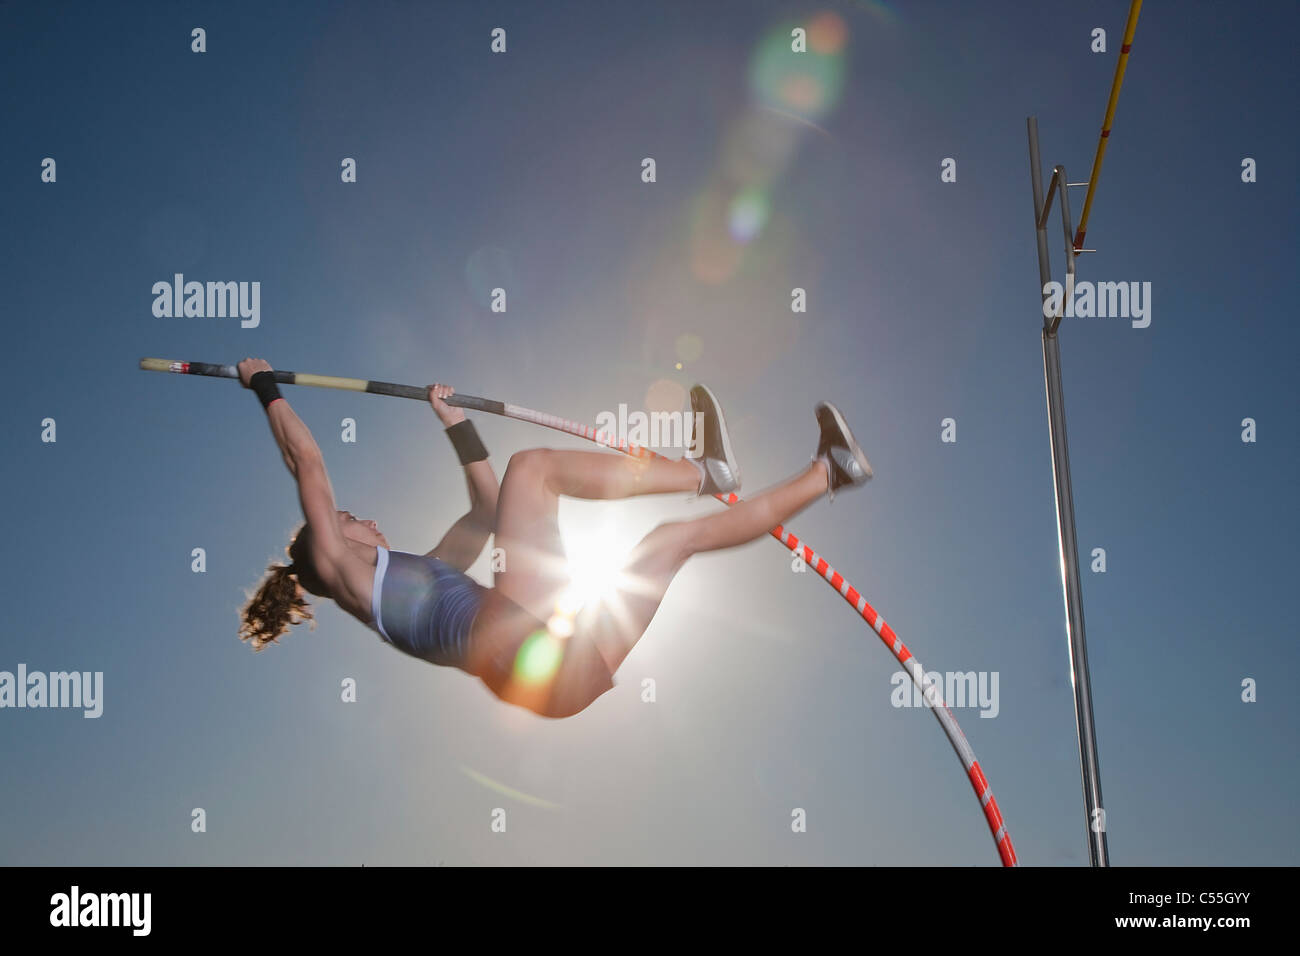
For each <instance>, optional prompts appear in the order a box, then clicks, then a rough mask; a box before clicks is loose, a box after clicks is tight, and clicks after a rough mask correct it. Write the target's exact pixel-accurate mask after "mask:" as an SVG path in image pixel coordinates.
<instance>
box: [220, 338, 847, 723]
mask: <svg viewBox="0 0 1300 956" xmlns="http://www.w3.org/2000/svg"><path fill="white" fill-rule="evenodd" d="M239 377H240V381H241V382H242V383H243V384H244V386H245V387H247V388H250V389H252V390H253V391H254V392H256V393H257V396H258V398H259V399H260V400H261V402H262V406H263V408H265V410H266V415H267V419H268V421H269V423H270V426H271V432H272V434H273V435H274V436H275V440H276V443H277V444H278V445H279V446H280V452H281V454H282V455H283V456H284V462H285V464H286V465H288V467H289V472H290V474H292V475H293V477H294V480H295V481H297V483H298V496H299V499H300V501H301V503H302V511H303V516H304V517H305V518H306V522H305V523H304V524H303V525H302V526H301V527H300V528H299V530H298V531H297V533H296V534H295V535H294V537H293V540H292V542H291V543H290V544H289V546H288V548H287V552H288V556H289V560H290V564H288V565H284V564H273V565H272V566H271V567H270V568H268V569H267V570H268V573H267V575H266V577H265V579H264V580H263V581H262V584H261V586H260V588H259V589H258V591H257V593H256V594H255V595H253V597H252V598H251V599H250V600H249V602H248V604H247V605H246V606H245V607H244V609H243V612H242V615H243V620H242V626H241V627H240V635H239V636H240V638H241V639H243V640H247V641H249V642H250V643H251V644H252V646H253V648H254V649H255V650H261V649H262V648H263V647H264V646H266V645H267V644H268V643H270V642H273V641H275V640H276V639H277V638H278V637H279V636H280V635H281V634H283V633H285V632H286V631H288V630H289V628H290V626H291V625H292V624H297V623H298V622H299V621H300V620H302V619H303V618H308V617H311V616H312V613H311V609H310V606H309V605H308V603H307V601H306V600H305V598H304V592H306V593H309V594H313V595H315V596H317V597H320V598H327V599H329V600H332V601H334V603H335V604H337V605H338V606H339V607H340V608H342V609H343V610H344V611H346V612H348V613H349V614H351V615H352V616H353V617H355V618H356V619H357V620H359V621H361V622H362V623H363V624H365V625H366V626H367V627H371V628H374V629H375V630H376V631H378V633H379V635H380V636H381V637H382V638H383V639H384V640H385V641H387V642H388V643H390V644H392V645H393V646H394V647H396V648H397V649H398V650H401V651H404V652H405V653H407V654H410V655H412V656H415V657H419V658H422V659H424V660H426V661H429V662H431V663H433V664H440V665H443V666H449V667H457V668H460V669H461V670H463V671H465V672H467V673H469V674H471V675H473V676H475V677H477V678H479V679H480V680H482V681H483V683H484V684H486V685H487V686H488V688H489V689H491V691H492V692H493V693H494V694H496V695H497V696H498V697H500V698H501V699H502V700H505V701H508V702H509V703H512V704H517V705H519V706H522V707H527V708H528V709H530V710H533V711H535V712H536V713H538V714H542V715H543V716H547V717H567V716H570V715H572V714H576V713H578V712H579V711H581V710H582V709H584V708H585V707H586V706H587V705H588V704H590V703H591V702H592V701H593V700H595V699H596V698H597V697H599V696H600V695H601V694H603V693H604V692H605V691H607V690H609V689H610V688H611V687H613V686H614V682H613V674H614V672H615V671H616V670H617V669H618V667H619V665H620V664H621V663H622V662H623V659H624V658H625V657H627V655H628V653H629V652H630V651H631V650H632V648H633V646H635V644H636V642H637V641H638V640H639V639H640V637H641V635H642V634H643V633H645V630H646V628H647V627H649V625H650V621H651V620H652V619H653V618H654V616H655V612H656V611H657V610H658V608H659V603H660V601H661V600H662V599H663V596H664V593H665V592H666V591H667V590H668V585H669V584H670V583H671V582H672V580H673V578H674V576H675V575H676V574H677V572H678V571H680V570H681V568H682V566H683V565H684V564H685V563H686V561H687V560H688V559H689V558H690V557H691V555H694V554H699V553H701V552H704V551H717V550H720V549H722V548H732V547H736V546H737V545H741V544H745V543H746V542H749V541H753V540H755V539H756V538H759V537H761V536H763V535H764V534H766V533H767V532H768V531H769V530H770V529H772V528H774V527H775V526H776V525H778V524H784V523H785V522H786V521H788V520H789V519H790V518H791V517H793V516H794V515H795V514H797V513H798V512H800V511H802V510H803V509H804V508H805V507H807V506H808V505H809V504H810V503H811V502H812V501H814V500H815V499H817V498H818V497H820V496H821V495H823V494H826V495H828V496H833V495H834V493H835V491H836V490H837V489H839V488H844V487H853V486H857V485H862V484H864V483H866V482H867V480H868V479H870V478H871V466H870V465H869V464H868V462H867V459H866V456H865V455H864V454H863V453H862V449H861V448H859V447H858V443H857V442H856V441H855V440H854V438H853V434H852V433H851V432H850V431H849V427H848V425H847V423H846V422H845V421H844V418H843V417H842V416H841V415H840V413H839V411H838V410H837V409H836V408H835V407H834V406H833V405H830V404H829V403H827V402H822V403H819V404H818V405H817V407H816V417H817V424H818V426H819V428H820V430H821V435H820V439H819V441H818V444H817V453H816V455H815V456H814V457H813V460H812V462H811V463H810V464H808V466H807V467H805V468H804V469H803V470H802V471H800V472H799V473H798V474H796V475H795V476H794V477H792V478H790V479H788V480H787V481H785V482H783V483H782V484H779V485H777V486H776V487H774V488H771V489H769V490H767V491H764V492H763V493H761V494H759V495H757V496H755V497H753V498H750V499H749V500H747V501H742V502H739V503H738V504H735V505H733V506H732V507H730V508H728V509H726V510H725V511H720V512H718V513H716V514H711V515H708V516H706V517H702V518H695V519H693V520H690V521H672V522H667V523H665V524H661V525H659V526H658V527H657V528H655V529H654V530H653V531H651V532H650V533H649V534H647V535H646V536H645V537H644V538H643V539H642V540H641V543H640V544H638V545H637V547H636V548H635V549H634V550H633V552H632V554H631V555H630V556H629V558H628V562H627V565H626V567H625V569H624V574H623V577H622V580H624V581H625V582H627V583H626V585H625V586H624V588H623V593H622V594H621V597H622V601H621V605H622V606H621V607H620V608H619V613H612V612H610V611H609V610H608V609H602V608H599V607H597V608H594V609H590V611H589V612H588V613H580V614H572V613H569V614H565V615H557V613H556V612H557V608H560V609H564V608H565V604H566V601H568V600H570V599H569V598H568V597H567V596H566V589H567V588H568V586H569V584H570V580H569V574H568V570H567V561H566V558H565V551H564V544H563V542H562V541H561V539H560V530H559V524H558V511H559V501H560V496H561V495H568V496H569V497H573V498H588V499H615V498H627V497H631V496H633V495H654V494H663V493H666V492H691V491H693V492H696V493H697V494H700V495H705V494H719V493H726V492H730V491H734V490H735V489H736V488H738V487H739V486H740V469H739V467H738V466H737V464H736V461H735V457H734V455H733V453H732V449H731V441H730V438H729V437H728V434H727V426H726V423H725V421H724V420H723V417H722V408H721V406H720V405H719V404H718V402H717V399H716V398H715V397H714V395H713V393H712V392H711V391H709V389H707V388H706V387H704V386H703V385H697V386H695V387H694V388H693V389H691V407H692V411H693V412H694V413H695V414H693V415H692V416H691V421H693V422H701V423H702V428H701V433H700V434H698V435H695V436H693V438H692V442H691V445H690V447H692V448H694V449H695V450H696V451H697V453H698V457H696V458H692V457H683V458H681V459H678V460H676V461H672V460H668V459H665V458H658V457H650V458H630V457H627V456H624V455H621V454H617V453H610V452H598V451H557V450H552V449H546V448H532V449H529V450H527V451H520V452H516V453H515V454H514V455H512V456H511V458H510V463H509V465H508V466H507V468H506V473H505V479H504V480H503V481H502V482H501V484H500V486H499V487H498V484H497V479H496V474H495V473H494V472H493V470H492V466H491V465H490V464H489V463H488V453H487V450H486V449H485V448H484V447H483V443H482V442H481V441H480V439H479V437H478V435H477V433H476V432H475V429H474V425H473V423H472V422H470V421H469V420H467V419H466V418H465V414H464V412H463V411H462V410H461V409H459V408H455V407H453V406H450V405H448V404H447V403H446V402H445V401H443V399H445V398H447V397H449V396H450V395H451V394H452V392H453V389H452V388H450V387H449V386H446V385H431V386H430V387H429V404H430V405H431V406H432V407H433V410H434V411H435V412H436V413H437V414H438V417H439V418H440V419H441V420H442V423H443V425H444V426H445V427H446V433H447V436H448V438H449V439H450V440H451V443H452V445H453V447H454V448H455V450H456V453H457V456H458V457H459V459H460V463H461V464H462V465H463V466H464V469H465V477H466V479H467V481H468V484H469V499H470V508H469V511H468V512H466V513H465V515H464V516H462V517H461V518H460V519H459V520H458V521H457V522H456V523H455V524H453V525H452V526H451V529H450V530H449V531H448V532H447V533H446V534H445V535H444V536H443V538H442V540H441V541H439V542H438V544H437V545H436V546H435V547H434V548H433V550H431V551H429V552H428V553H426V554H412V553H409V552H405V551H395V550H392V549H390V548H389V545H388V539H387V538H386V537H384V535H383V534H382V533H381V532H380V531H379V528H378V527H377V526H376V525H375V522H373V521H365V520H362V519H359V518H357V517H355V516H354V515H353V514H352V513H351V512H348V511H340V510H338V509H337V507H336V506H335V503H334V493H333V491H332V490H331V488H330V482H329V477H328V476H327V474H326V472H325V461H324V458H323V457H322V455H321V450H320V448H319V447H318V446H317V444H316V442H315V440H314V439H313V438H312V435H311V432H310V431H308V430H307V426H306V425H304V424H303V422H302V420H301V419H300V418H299V417H298V416H297V415H296V414H295V413H294V411H293V409H292V408H290V407H289V403H288V402H287V401H285V399H284V398H283V397H282V396H281V395H280V393H279V389H278V388H277V386H276V384H275V380H274V376H273V374H272V370H271V366H270V365H268V364H267V363H266V362H265V361H263V360H262V359H254V358H246V359H244V360H243V361H242V362H240V363H239ZM701 414H702V415H703V417H702V418H701V417H700V416H701ZM492 534H495V535H496V547H497V548H500V549H502V551H503V553H504V555H505V562H504V564H505V567H506V570H501V571H497V572H496V573H495V584H494V586H493V587H485V586H483V585H481V584H479V583H478V582H476V581H474V580H473V579H472V578H470V577H468V576H467V575H466V574H465V570H466V569H467V568H468V567H469V566H470V565H471V564H473V563H474V561H475V560H476V559H477V558H478V556H479V554H480V553H481V552H482V550H483V547H484V546H485V545H486V544H487V540H488V537H489V536H490V535H492ZM570 610H572V609H570ZM557 618H558V619H559V620H560V621H562V622H569V623H568V625H567V626H565V627H563V628H557V627H556V625H555V621H556V620H557ZM548 622H550V623H549V628H548ZM539 640H541V641H547V642H550V646H551V647H553V648H554V649H555V651H554V653H550V654H543V655H542V658H543V660H549V662H550V664H549V666H546V667H541V668H539V667H536V666H521V662H522V661H523V658H524V656H525V655H526V654H527V653H528V649H529V647H530V645H531V644H532V642H536V641H539Z"/></svg>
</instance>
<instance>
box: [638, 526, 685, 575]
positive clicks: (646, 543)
mask: <svg viewBox="0 0 1300 956" xmlns="http://www.w3.org/2000/svg"><path fill="white" fill-rule="evenodd" d="M637 550H638V551H640V552H641V554H639V555H638V556H637V557H638V559H639V562H640V561H649V562H651V563H652V564H654V565H657V566H661V567H665V568H671V569H676V568H680V567H681V566H682V565H683V564H685V563H686V559H687V558H689V557H690V556H691V555H692V554H694V553H695V548H694V542H693V541H692V539H691V531H690V522H689V521H665V522H664V523H663V524H661V525H659V526H657V527H656V528H654V529H653V530H652V531H651V532H650V533H649V534H647V535H646V536H645V537H644V538H642V539H641V546H640V547H639V548H638V549H637Z"/></svg>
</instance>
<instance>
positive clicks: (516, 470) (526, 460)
mask: <svg viewBox="0 0 1300 956" xmlns="http://www.w3.org/2000/svg"><path fill="white" fill-rule="evenodd" d="M554 454H555V453H554V452H553V451H552V450H551V449H549V448H527V449H525V450H523V451H517V452H515V453H514V454H513V455H511V456H510V462H509V463H508V464H507V465H506V474H507V475H514V476H515V477H517V478H518V477H524V476H527V477H530V478H532V479H534V480H545V478H546V476H547V475H548V474H549V473H550V470H551V469H550V462H551V456H552V455H554Z"/></svg>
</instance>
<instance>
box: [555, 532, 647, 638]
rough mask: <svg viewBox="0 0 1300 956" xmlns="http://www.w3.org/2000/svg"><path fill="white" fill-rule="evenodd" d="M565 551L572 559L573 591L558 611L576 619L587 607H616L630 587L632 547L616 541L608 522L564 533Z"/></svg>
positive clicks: (570, 566) (568, 591)
mask: <svg viewBox="0 0 1300 956" xmlns="http://www.w3.org/2000/svg"><path fill="white" fill-rule="evenodd" d="M564 549H565V552H566V553H567V554H568V557H569V580H570V584H569V588H568V590H567V591H566V592H565V594H564V596H563V597H562V598H561V601H560V603H561V607H559V608H557V609H556V610H557V611H560V612H561V613H565V614H568V615H575V614H577V613H578V611H580V610H582V609H583V608H584V607H591V606H593V605H596V604H601V603H605V604H611V605H614V604H616V603H617V601H618V597H619V591H620V589H621V588H622V587H624V585H625V584H626V583H627V582H626V581H625V575H624V574H623V565H624V564H625V563H626V562H627V557H628V554H629V553H630V552H631V550H632V549H631V547H630V546H628V545H626V544H624V543H623V542H620V541H618V540H617V538H616V537H615V535H614V533H613V530H612V528H611V526H610V525H609V524H608V523H607V522H602V523H600V524H586V525H585V526H579V527H577V528H572V527H569V528H566V529H565V531H564Z"/></svg>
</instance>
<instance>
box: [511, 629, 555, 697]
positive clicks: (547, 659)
mask: <svg viewBox="0 0 1300 956" xmlns="http://www.w3.org/2000/svg"><path fill="white" fill-rule="evenodd" d="M562 660H564V641H563V640H562V639H560V638H558V637H554V636H553V635H551V634H550V633H548V632H547V631H534V632H533V633H532V634H529V635H528V637H527V638H526V639H525V640H524V643H523V644H522V645H521V646H520V648H519V653H518V654H516V655H515V668H514V676H515V679H516V680H519V681H521V682H523V683H524V684H528V685H534V686H535V685H538V684H545V683H547V682H548V681H550V680H551V679H552V678H554V677H555V674H556V672H557V671H558V670H559V669H560V662H561V661H562Z"/></svg>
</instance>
